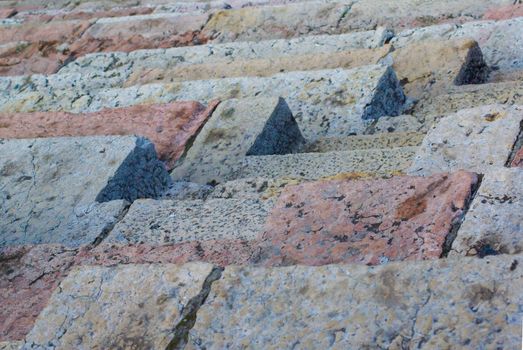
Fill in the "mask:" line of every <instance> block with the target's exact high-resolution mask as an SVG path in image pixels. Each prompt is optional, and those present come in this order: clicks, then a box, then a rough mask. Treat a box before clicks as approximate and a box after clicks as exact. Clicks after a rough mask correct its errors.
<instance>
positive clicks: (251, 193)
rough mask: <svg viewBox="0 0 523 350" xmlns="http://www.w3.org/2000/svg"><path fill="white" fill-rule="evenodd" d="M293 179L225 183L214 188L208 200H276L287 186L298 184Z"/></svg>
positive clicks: (248, 179) (246, 179)
mask: <svg viewBox="0 0 523 350" xmlns="http://www.w3.org/2000/svg"><path fill="white" fill-rule="evenodd" d="M301 181H302V180H301V179H294V178H289V177H287V178H281V177H279V178H262V177H253V178H244V179H237V180H232V181H227V182H225V183H223V184H219V185H218V186H216V187H214V190H213V191H212V192H211V193H209V197H208V198H237V199H262V200H265V199H271V198H277V197H278V196H279V195H280V193H281V191H283V189H284V188H285V186H287V185H295V184H298V183H300V182H301Z"/></svg>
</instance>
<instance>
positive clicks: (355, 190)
mask: <svg viewBox="0 0 523 350" xmlns="http://www.w3.org/2000/svg"><path fill="white" fill-rule="evenodd" d="M476 182H477V176H476V175H475V174H472V173H467V172H457V173H454V174H438V175H434V176H431V177H428V178H423V177H410V176H396V177H392V178H391V179H371V180H358V181H344V180H332V181H317V182H310V183H304V184H300V185H296V186H288V187H286V188H285V189H284V190H283V192H282V194H281V195H280V197H279V198H278V201H277V203H276V205H275V206H274V208H273V210H272V211H271V214H270V215H269V217H268V218H267V222H266V225H265V233H264V234H263V236H262V238H261V239H262V240H263V241H265V242H266V244H267V248H266V254H267V256H265V257H263V258H264V259H265V261H264V264H267V265H281V264H283V265H295V264H306V265H324V264H335V263H361V264H368V265H378V264H383V263H386V262H388V261H400V260H421V259H437V258H439V257H440V256H441V254H442V252H443V247H444V244H445V239H446V237H447V235H449V234H450V233H451V232H452V229H453V225H454V224H456V223H457V222H458V221H459V220H460V219H461V217H462V215H463V214H464V212H465V211H466V207H467V204H468V203H467V202H468V200H469V199H470V196H471V193H472V189H473V186H474V185H475V184H476Z"/></svg>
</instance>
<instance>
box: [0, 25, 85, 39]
mask: <svg viewBox="0 0 523 350" xmlns="http://www.w3.org/2000/svg"><path fill="white" fill-rule="evenodd" d="M90 25H91V22H90V21H77V20H71V21H56V22H50V23H38V22H29V23H24V24H22V25H15V26H0V43H1V44H6V43H9V42H13V41H27V42H31V43H35V42H41V41H43V42H56V43H71V42H73V41H74V40H76V39H78V38H79V37H80V36H81V35H82V34H83V33H84V32H85V30H86V29H87V28H89V26H90Z"/></svg>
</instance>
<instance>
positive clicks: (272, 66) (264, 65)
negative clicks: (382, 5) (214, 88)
mask: <svg viewBox="0 0 523 350" xmlns="http://www.w3.org/2000/svg"><path fill="white" fill-rule="evenodd" d="M390 49H391V47H390V45H386V46H384V47H381V48H377V49H355V50H351V51H340V52H327V53H323V52H319V53H313V54H312V53H311V54H307V55H300V56H296V55H293V56H283V57H271V58H249V59H247V60H238V59H237V60H231V59H223V60H215V61H213V62H210V63H201V64H178V65H176V66H175V67H173V68H170V69H167V70H166V69H163V68H156V69H147V71H146V72H143V71H138V72H137V73H134V72H133V74H131V75H130V77H129V79H128V80H127V81H126V82H125V85H126V86H131V85H139V84H146V83H151V82H172V81H183V80H202V79H217V78H228V77H243V76H258V77H268V76H271V75H274V74H277V73H282V72H289V71H308V70H318V69H334V68H345V69H349V68H355V67H360V66H365V65H369V64H377V63H379V62H380V60H381V59H383V58H384V57H385V56H386V55H387V54H388V53H389V52H390Z"/></svg>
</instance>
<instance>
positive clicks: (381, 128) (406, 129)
mask: <svg viewBox="0 0 523 350" xmlns="http://www.w3.org/2000/svg"><path fill="white" fill-rule="evenodd" d="M437 120H438V118H437V117H435V116H432V115H423V114H419V113H417V114H416V116H414V115H410V114H402V115H398V116H395V117H388V116H384V117H380V118H379V119H376V120H374V121H373V122H372V123H371V124H370V125H369V126H368V127H367V129H366V130H365V132H364V134H366V135H373V134H382V133H423V134H426V133H427V132H428V131H429V130H430V128H431V127H432V126H433V125H434V124H435V123H436V122H437Z"/></svg>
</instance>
